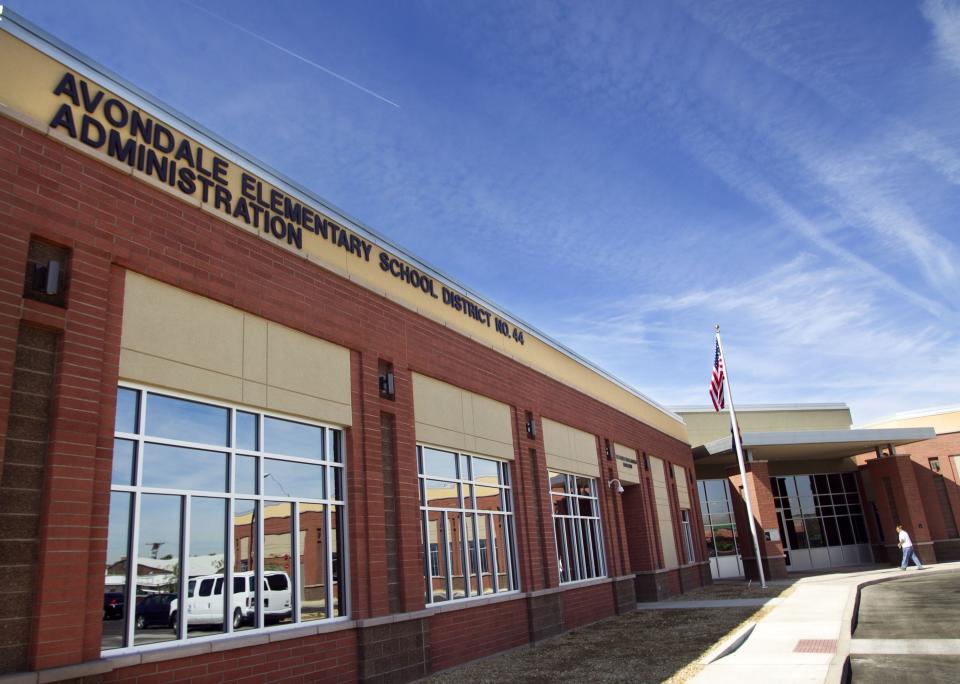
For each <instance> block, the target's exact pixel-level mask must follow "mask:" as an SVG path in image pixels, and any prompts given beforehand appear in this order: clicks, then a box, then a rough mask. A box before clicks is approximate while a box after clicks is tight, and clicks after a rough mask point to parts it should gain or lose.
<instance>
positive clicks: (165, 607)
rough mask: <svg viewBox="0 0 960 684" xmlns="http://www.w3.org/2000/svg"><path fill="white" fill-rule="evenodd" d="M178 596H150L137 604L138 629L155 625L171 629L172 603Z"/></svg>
mask: <svg viewBox="0 0 960 684" xmlns="http://www.w3.org/2000/svg"><path fill="white" fill-rule="evenodd" d="M175 598H177V595H176V594H150V595H149V596H146V597H144V598H143V600H142V601H140V602H139V603H138V604H137V618H136V620H137V629H146V628H147V627H151V626H154V625H157V626H160V627H170V626H171V625H172V623H171V621H170V602H171V601H173V599H175Z"/></svg>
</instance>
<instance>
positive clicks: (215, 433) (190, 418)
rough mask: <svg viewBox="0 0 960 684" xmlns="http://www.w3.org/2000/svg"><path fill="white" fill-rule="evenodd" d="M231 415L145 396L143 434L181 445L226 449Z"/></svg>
mask: <svg viewBox="0 0 960 684" xmlns="http://www.w3.org/2000/svg"><path fill="white" fill-rule="evenodd" d="M229 417H230V411H228V410H227V409H225V408H222V407H220V406H211V405H209V404H201V403H200V402H198V401H187V400H186V399H175V398H174V397H166V396H163V395H160V394H148V395H147V427H146V430H145V432H146V434H148V435H151V436H154V437H166V438H167V439H177V440H181V441H184V442H201V443H203V444H215V445H217V446H227V437H228V435H229V429H228V426H229V423H228V420H229Z"/></svg>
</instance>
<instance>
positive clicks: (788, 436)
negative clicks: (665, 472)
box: [693, 427, 936, 465]
mask: <svg viewBox="0 0 960 684" xmlns="http://www.w3.org/2000/svg"><path fill="white" fill-rule="evenodd" d="M935 436H936V432H935V431H934V429H933V428H929V427H917V428H882V429H874V430H799V431H796V432H744V433H743V434H742V435H741V437H742V440H743V450H744V457H745V458H748V459H750V460H756V461H817V460H826V459H834V458H847V457H850V456H856V455H857V454H863V453H867V452H870V451H873V450H874V449H875V448H877V447H879V448H881V449H885V448H887V447H889V446H893V447H899V446H903V445H904V444H911V443H913V442H922V441H924V440H926V439H933V438H934V437H935ZM693 457H694V461H695V462H696V464H697V465H714V464H715V465H726V464H730V463H736V461H737V454H736V451H735V449H734V446H733V440H732V439H731V438H730V437H721V438H720V439H715V440H713V441H712V442H707V443H706V444H703V445H701V446H698V447H694V449H693Z"/></svg>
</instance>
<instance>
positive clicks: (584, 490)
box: [576, 477, 593, 496]
mask: <svg viewBox="0 0 960 684" xmlns="http://www.w3.org/2000/svg"><path fill="white" fill-rule="evenodd" d="M592 482H593V480H591V479H590V478H589V477H578V478H577V482H576V487H577V494H579V495H580V496H592V495H593V489H592V487H591V484H592Z"/></svg>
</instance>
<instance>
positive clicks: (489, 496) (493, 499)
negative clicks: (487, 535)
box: [476, 486, 500, 511]
mask: <svg viewBox="0 0 960 684" xmlns="http://www.w3.org/2000/svg"><path fill="white" fill-rule="evenodd" d="M476 496H477V508H478V509H479V510H481V511H498V510H500V490H499V489H498V488H496V487H480V486H477V487H476Z"/></svg>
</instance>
